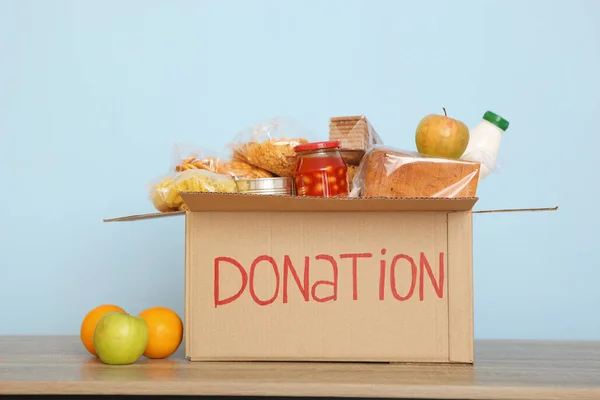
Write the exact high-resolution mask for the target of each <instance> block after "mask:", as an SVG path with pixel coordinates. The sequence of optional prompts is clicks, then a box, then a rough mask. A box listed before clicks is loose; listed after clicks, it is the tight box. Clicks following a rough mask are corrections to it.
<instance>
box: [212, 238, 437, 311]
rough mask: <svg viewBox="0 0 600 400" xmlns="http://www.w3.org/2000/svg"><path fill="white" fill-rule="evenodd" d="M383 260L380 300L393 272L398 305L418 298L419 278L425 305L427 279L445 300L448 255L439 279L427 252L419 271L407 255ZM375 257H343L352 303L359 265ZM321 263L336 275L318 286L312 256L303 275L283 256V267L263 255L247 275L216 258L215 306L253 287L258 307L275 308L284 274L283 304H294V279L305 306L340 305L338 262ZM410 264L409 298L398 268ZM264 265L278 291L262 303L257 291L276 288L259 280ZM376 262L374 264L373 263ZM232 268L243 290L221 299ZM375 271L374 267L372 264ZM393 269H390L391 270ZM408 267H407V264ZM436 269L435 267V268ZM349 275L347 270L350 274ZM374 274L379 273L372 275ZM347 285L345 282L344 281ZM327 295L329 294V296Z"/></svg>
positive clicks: (227, 259) (237, 266)
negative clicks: (227, 268)
mask: <svg viewBox="0 0 600 400" xmlns="http://www.w3.org/2000/svg"><path fill="white" fill-rule="evenodd" d="M381 255H382V257H381V259H380V260H379V279H378V285H379V287H378V289H379V290H378V292H379V293H378V296H379V300H380V301H384V300H385V291H386V283H387V274H388V269H389V275H390V279H389V287H390V289H391V292H392V295H393V297H394V299H396V300H398V301H407V300H409V299H411V298H412V297H413V295H414V292H415V289H416V285H417V276H418V278H419V281H418V283H419V301H424V299H425V275H426V274H427V276H428V277H429V281H430V282H431V285H432V287H433V289H434V291H435V293H436V296H437V298H439V299H442V298H443V297H444V281H445V273H446V272H445V263H444V253H443V252H440V253H439V265H438V272H437V276H436V274H434V271H433V268H432V266H431V263H430V262H429V259H428V258H427V257H426V255H425V253H424V252H420V253H419V268H418V269H417V265H416V262H415V260H414V259H413V258H412V257H410V256H409V255H407V254H397V255H395V256H394V258H393V259H392V260H391V262H390V263H389V264H388V263H387V260H385V257H384V256H385V255H386V249H381ZM372 257H373V254H372V253H346V254H340V255H339V259H341V260H345V259H351V260H352V265H351V269H350V271H348V272H346V273H349V274H351V275H352V299H353V300H358V299H359V297H358V287H359V283H360V280H359V275H358V262H359V259H370V258H372ZM314 259H315V260H317V261H326V262H327V263H329V267H330V268H331V271H332V279H331V280H318V281H315V282H312V286H311V281H310V267H311V265H310V262H311V259H310V257H308V256H305V257H304V269H303V270H302V273H300V271H299V269H297V268H296V267H295V266H294V264H293V263H292V259H291V257H290V256H289V255H284V256H283V264H279V265H278V264H277V262H276V260H275V259H274V258H273V257H271V256H269V255H261V256H258V257H256V258H255V259H254V260H253V261H252V263H251V265H250V268H249V270H248V271H247V270H246V269H245V268H244V266H243V265H242V264H241V263H240V262H239V261H237V260H235V259H234V258H231V257H216V258H215V259H214V282H213V284H214V293H213V294H214V306H215V308H216V307H219V306H223V305H226V304H230V303H232V302H234V301H236V300H237V299H239V298H240V297H241V296H242V294H244V291H245V290H246V287H249V292H250V297H251V298H252V300H253V301H254V302H255V303H256V304H258V305H259V306H268V305H270V304H273V303H274V302H275V301H277V299H278V298H279V292H280V286H281V279H280V274H281V272H283V289H282V292H283V294H282V302H283V304H287V303H289V302H290V298H289V297H290V296H289V294H290V293H289V291H290V289H289V282H290V280H291V279H290V276H291V278H292V279H293V281H294V282H295V286H296V287H297V288H298V290H299V292H300V294H301V295H302V299H303V300H304V302H309V301H310V299H311V297H312V299H313V300H314V301H315V302H317V303H327V302H330V301H336V300H337V298H338V276H339V268H338V263H337V261H336V258H335V257H333V256H331V255H328V254H319V255H317V256H316V257H315V258H314ZM402 260H404V261H407V262H408V266H409V267H410V274H411V278H410V286H409V287H408V289H407V292H406V294H404V295H402V294H400V292H401V291H402V290H400V289H399V287H406V283H402V282H398V281H397V275H398V274H397V272H398V268H400V267H401V265H400V261H402ZM261 262H268V263H269V264H270V265H271V268H272V270H273V274H274V278H275V285H274V286H275V287H274V292H273V295H272V296H271V297H270V298H268V299H260V298H259V297H258V295H257V294H256V289H257V288H258V287H261V288H262V287H272V286H273V285H270V286H268V285H266V284H264V281H263V280H262V279H258V278H256V276H255V275H256V269H257V268H258V266H259V264H260V263H261ZM371 262H374V261H371ZM226 264H229V265H231V266H233V267H235V269H237V271H238V272H239V274H240V278H241V286H240V287H239V289H238V290H237V292H236V293H234V294H233V295H231V296H229V297H225V298H221V296H222V295H223V294H222V293H221V287H220V283H221V282H220V277H221V275H222V272H223V270H222V268H223V267H224V266H225V265H226ZM368 265H369V266H370V267H371V268H373V267H374V265H371V264H368ZM388 265H389V268H388ZM405 265H406V264H405ZM280 266H282V268H283V270H282V271H280V269H279V267H280ZM434 267H435V266H434ZM312 268H328V266H326V265H323V264H321V265H317V266H312ZM346 271H347V270H346ZM371 273H375V272H374V271H372V272H371ZM269 281H271V280H269ZM344 282H345V281H344ZM321 287H326V289H328V288H331V292H330V293H331V294H329V295H326V296H325V295H324V293H323V289H322V288H321ZM325 293H327V292H325Z"/></svg>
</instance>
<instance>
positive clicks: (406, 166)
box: [350, 146, 481, 198]
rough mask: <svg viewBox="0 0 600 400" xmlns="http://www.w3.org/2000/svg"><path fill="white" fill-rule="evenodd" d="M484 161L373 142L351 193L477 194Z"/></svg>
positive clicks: (437, 195) (398, 194)
mask: <svg viewBox="0 0 600 400" xmlns="http://www.w3.org/2000/svg"><path fill="white" fill-rule="evenodd" d="M480 167H481V165H480V164H479V163H477V162H471V161H466V160H460V159H449V158H441V157H431V156H426V155H423V154H419V153H415V152H410V151H404V150H397V149H394V148H391V147H386V146H374V147H373V148H371V149H370V150H368V151H367V152H366V154H365V156H364V157H363V159H362V161H361V163H360V165H359V167H358V169H357V171H356V173H355V175H354V179H353V182H352V184H353V188H352V191H351V193H350V197H359V196H360V197H447V198H448V197H475V196H476V194H477V186H478V182H479V170H480Z"/></svg>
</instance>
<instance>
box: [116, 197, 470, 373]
mask: <svg viewBox="0 0 600 400" xmlns="http://www.w3.org/2000/svg"><path fill="white" fill-rule="evenodd" d="M181 195H182V199H183V201H184V202H185V204H186V205H187V207H188V208H189V210H190V211H187V212H185V281H186V282H185V318H184V324H185V354H186V357H187V358H188V359H190V360H192V361H215V360H221V361H224V360H256V361H258V360H273V361H274V360H289V361H365V362H443V363H472V362H473V287H472V253H473V252H472V211H471V210H472V207H473V206H474V204H475V203H476V201H477V198H455V199H447V198H437V199H436V198H427V199H414V198H398V199H386V198H316V197H314V198H311V197H292V196H260V195H245V194H223V193H182V194H181ZM177 214H183V213H182V212H179V213H177V212H175V213H171V214H164V213H161V214H148V215H141V216H132V217H124V218H117V219H114V220H113V221H116V220H121V221H122V220H135V219H146V218H152V217H164V216H168V215H177Z"/></svg>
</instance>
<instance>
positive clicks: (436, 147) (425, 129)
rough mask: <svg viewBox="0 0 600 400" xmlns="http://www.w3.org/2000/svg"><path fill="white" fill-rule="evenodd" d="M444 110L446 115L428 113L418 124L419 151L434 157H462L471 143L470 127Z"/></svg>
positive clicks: (416, 140) (417, 140)
mask: <svg viewBox="0 0 600 400" xmlns="http://www.w3.org/2000/svg"><path fill="white" fill-rule="evenodd" d="M443 110H444V115H438V114H430V115H427V116H426V117H424V118H423V119H422V120H421V121H420V122H419V124H418V125H417V131H416V133H415V142H416V144H417V151H418V152H419V153H421V154H427V155H430V156H434V157H446V158H460V156H462V154H463V153H464V152H465V149H466V148H467V145H468V144H469V128H467V125H465V124H464V123H463V122H461V121H458V120H456V119H454V118H450V117H449V116H448V114H447V113H446V109H445V108H444V109H443Z"/></svg>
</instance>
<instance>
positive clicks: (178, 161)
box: [173, 143, 273, 179]
mask: <svg viewBox="0 0 600 400" xmlns="http://www.w3.org/2000/svg"><path fill="white" fill-rule="evenodd" d="M173 158H174V160H173V164H174V165H175V167H174V168H173V169H174V170H175V171H176V172H182V171H187V170H189V169H205V170H208V171H212V172H215V173H218V174H223V175H231V176H233V177H235V178H238V179H249V178H270V177H272V176H273V174H271V173H270V172H268V171H265V170H264V169H261V168H258V167H255V166H253V165H250V164H248V163H246V162H244V161H227V160H228V159H230V158H231V157H218V156H216V155H214V153H213V152H211V151H209V150H206V149H202V148H198V147H196V146H193V145H188V144H181V143H179V144H176V145H175V149H174V157H173Z"/></svg>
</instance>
